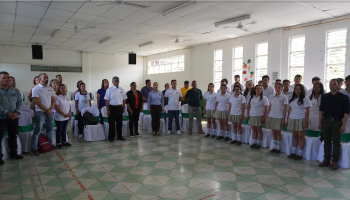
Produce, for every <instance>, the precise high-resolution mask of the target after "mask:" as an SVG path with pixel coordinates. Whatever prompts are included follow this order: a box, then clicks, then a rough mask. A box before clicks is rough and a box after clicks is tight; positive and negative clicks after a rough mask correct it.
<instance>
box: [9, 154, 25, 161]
mask: <svg viewBox="0 0 350 200" xmlns="http://www.w3.org/2000/svg"><path fill="white" fill-rule="evenodd" d="M11 158H12V159H17V160H19V159H23V158H24V157H23V156H21V155H18V154H17V155H15V156H11Z"/></svg>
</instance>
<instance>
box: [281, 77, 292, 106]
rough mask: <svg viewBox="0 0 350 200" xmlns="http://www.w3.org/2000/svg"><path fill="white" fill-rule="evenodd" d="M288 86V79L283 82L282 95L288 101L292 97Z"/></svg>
mask: <svg viewBox="0 0 350 200" xmlns="http://www.w3.org/2000/svg"><path fill="white" fill-rule="evenodd" d="M289 86H290V81H289V80H288V79H285V80H283V90H282V94H284V95H286V96H287V98H288V101H289V100H290V99H291V98H292V96H293V90H291V89H290V88H289Z"/></svg>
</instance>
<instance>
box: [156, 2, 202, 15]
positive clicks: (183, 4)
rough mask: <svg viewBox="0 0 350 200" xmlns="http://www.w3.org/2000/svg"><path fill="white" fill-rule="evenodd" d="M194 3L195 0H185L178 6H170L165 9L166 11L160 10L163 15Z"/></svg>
mask: <svg viewBox="0 0 350 200" xmlns="http://www.w3.org/2000/svg"><path fill="white" fill-rule="evenodd" d="M196 3H197V2H196V0H194V1H187V2H185V3H182V4H180V5H178V6H175V7H173V8H170V9H169V10H166V11H164V12H162V15H164V16H165V15H167V14H169V13H172V12H174V11H176V10H179V9H181V8H184V7H186V6H189V5H192V4H196Z"/></svg>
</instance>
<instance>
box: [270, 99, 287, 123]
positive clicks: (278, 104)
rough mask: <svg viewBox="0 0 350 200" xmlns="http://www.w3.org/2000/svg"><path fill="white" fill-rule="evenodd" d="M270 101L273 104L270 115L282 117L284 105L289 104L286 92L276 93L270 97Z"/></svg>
mask: <svg viewBox="0 0 350 200" xmlns="http://www.w3.org/2000/svg"><path fill="white" fill-rule="evenodd" d="M269 103H270V104H271V111H270V114H269V117H273V118H279V119H282V118H283V107H284V105H288V97H287V96H286V95H284V94H280V95H278V96H277V95H276V94H274V95H272V96H271V97H270V99H269ZM286 109H287V108H286Z"/></svg>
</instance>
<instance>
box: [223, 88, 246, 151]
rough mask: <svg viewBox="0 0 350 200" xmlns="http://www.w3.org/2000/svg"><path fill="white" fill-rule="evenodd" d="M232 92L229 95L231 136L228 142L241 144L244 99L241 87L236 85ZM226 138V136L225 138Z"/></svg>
mask: <svg viewBox="0 0 350 200" xmlns="http://www.w3.org/2000/svg"><path fill="white" fill-rule="evenodd" d="M233 91H234V94H232V95H231V96H230V100H229V102H230V118H229V121H230V122H232V126H233V138H232V141H231V142H230V144H237V145H241V144H242V141H241V136H242V121H243V120H244V110H245V104H246V99H245V97H244V96H243V95H242V94H241V91H242V90H241V87H240V86H238V85H236V86H235V87H234V88H233ZM225 139H226V138H225Z"/></svg>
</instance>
